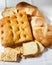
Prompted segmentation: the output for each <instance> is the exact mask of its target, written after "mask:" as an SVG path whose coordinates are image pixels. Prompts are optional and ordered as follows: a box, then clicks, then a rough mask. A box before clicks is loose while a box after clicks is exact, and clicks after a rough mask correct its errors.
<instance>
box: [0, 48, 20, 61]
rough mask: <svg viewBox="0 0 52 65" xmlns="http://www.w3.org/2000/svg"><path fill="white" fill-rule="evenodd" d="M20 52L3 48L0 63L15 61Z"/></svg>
mask: <svg viewBox="0 0 52 65" xmlns="http://www.w3.org/2000/svg"><path fill="white" fill-rule="evenodd" d="M19 56H20V52H19V51H17V50H15V49H13V48H5V50H4V52H2V53H0V61H8V62H9V61H11V62H13V61H17V60H18V58H19Z"/></svg>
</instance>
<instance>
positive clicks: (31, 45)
mask: <svg viewBox="0 0 52 65" xmlns="http://www.w3.org/2000/svg"><path fill="white" fill-rule="evenodd" d="M37 53H38V46H37V44H36V43H35V42H34V41H32V42H28V43H23V55H24V56H35V55H36V54H37Z"/></svg>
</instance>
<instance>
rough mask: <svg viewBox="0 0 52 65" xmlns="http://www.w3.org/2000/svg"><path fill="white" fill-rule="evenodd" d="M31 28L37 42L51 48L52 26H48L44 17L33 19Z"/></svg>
mask: <svg viewBox="0 0 52 65" xmlns="http://www.w3.org/2000/svg"><path fill="white" fill-rule="evenodd" d="M31 26H32V31H33V36H34V38H35V39H36V40H38V41H39V42H41V43H42V44H43V45H44V46H49V45H50V44H51V43H52V25H49V24H47V23H46V21H45V19H44V18H43V17H38V16H35V17H32V20H31Z"/></svg>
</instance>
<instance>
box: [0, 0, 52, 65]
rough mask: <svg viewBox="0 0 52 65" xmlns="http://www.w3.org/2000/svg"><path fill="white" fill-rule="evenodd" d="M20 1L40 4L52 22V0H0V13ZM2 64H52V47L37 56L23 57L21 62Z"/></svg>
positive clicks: (5, 63)
mask: <svg viewBox="0 0 52 65" xmlns="http://www.w3.org/2000/svg"><path fill="white" fill-rule="evenodd" d="M20 1H26V2H28V3H31V4H33V5H36V6H38V7H39V8H40V9H41V10H42V11H43V13H44V14H45V15H46V16H47V17H48V18H49V20H50V22H51V23H52V0H6V1H5V0H0V14H1V11H2V10H3V9H4V8H5V7H6V6H7V7H10V6H15V5H16V4H17V3H18V2H20ZM0 16H1V15H0ZM0 65H52V48H47V49H45V52H44V53H43V54H42V55H41V56H39V57H36V58H28V59H25V60H24V59H22V60H21V61H20V62H19V63H18V62H13V63H12V62H8V63H7V62H0Z"/></svg>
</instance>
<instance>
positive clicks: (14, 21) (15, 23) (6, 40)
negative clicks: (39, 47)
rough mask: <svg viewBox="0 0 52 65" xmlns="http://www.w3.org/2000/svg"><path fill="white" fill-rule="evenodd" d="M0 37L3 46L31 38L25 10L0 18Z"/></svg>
mask: <svg viewBox="0 0 52 65" xmlns="http://www.w3.org/2000/svg"><path fill="white" fill-rule="evenodd" d="M0 39H1V43H2V45H3V46H12V45H15V44H18V45H19V44H21V43H22V42H26V41H30V40H32V34H31V29H30V24H29V22H28V18H27V15H26V13H25V12H19V13H18V14H15V15H13V16H11V17H5V18H3V19H1V20H0Z"/></svg>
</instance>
